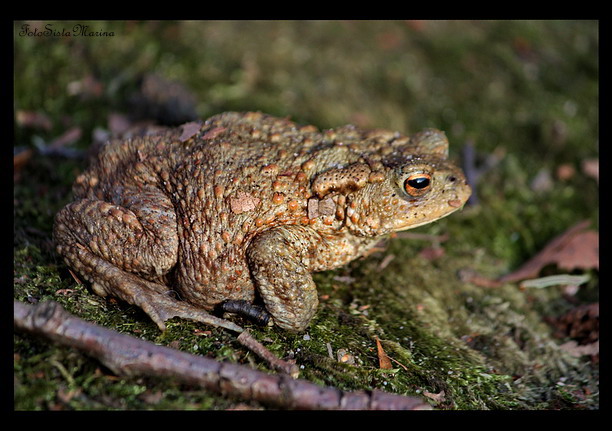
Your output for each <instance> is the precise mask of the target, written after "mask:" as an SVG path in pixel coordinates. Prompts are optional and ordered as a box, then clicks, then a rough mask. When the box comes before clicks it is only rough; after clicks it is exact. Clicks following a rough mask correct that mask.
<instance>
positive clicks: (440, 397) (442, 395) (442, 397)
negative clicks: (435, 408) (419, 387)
mask: <svg viewBox="0 0 612 431" xmlns="http://www.w3.org/2000/svg"><path fill="white" fill-rule="evenodd" d="M423 395H425V396H426V397H427V398H429V399H432V400H434V401H435V402H437V403H442V402H444V401H446V398H445V395H446V394H445V393H444V391H440V392H439V393H437V394H434V393H431V392H429V391H423Z"/></svg>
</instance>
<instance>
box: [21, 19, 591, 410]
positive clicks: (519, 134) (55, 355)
mask: <svg viewBox="0 0 612 431" xmlns="http://www.w3.org/2000/svg"><path fill="white" fill-rule="evenodd" d="M23 24H24V23H21V22H16V23H15V34H16V36H15V83H14V88H15V93H14V94H15V108H16V110H17V111H22V110H25V111H36V112H39V113H43V114H45V115H47V116H48V117H49V119H50V120H51V123H52V127H51V128H49V129H40V128H29V127H23V126H21V125H20V124H18V123H17V122H16V123H15V126H14V131H15V134H14V136H15V142H14V145H15V146H16V147H20V148H31V149H34V150H35V149H36V148H37V146H40V145H41V144H42V145H44V144H45V143H48V142H50V141H51V140H52V139H54V138H56V137H57V136H59V135H60V134H62V133H64V132H65V131H66V130H67V129H68V128H70V127H78V128H80V129H81V132H82V134H81V138H80V139H79V140H78V141H77V142H76V143H75V144H74V146H75V147H77V148H81V149H85V148H87V147H88V146H89V144H90V142H91V136H92V133H93V131H94V130H95V129H96V128H107V127H108V115H109V114H110V113H113V112H128V108H127V100H128V99H129V95H130V94H131V92H132V91H133V90H134V89H135V88H136V86H137V83H138V79H139V78H140V77H141V76H142V75H143V74H145V73H152V72H155V73H157V74H160V75H162V76H165V77H167V78H170V79H176V80H179V81H181V82H182V83H183V84H185V85H187V86H188V87H189V88H191V89H192V90H193V92H194V94H195V95H196V96H197V99H198V101H199V104H198V111H199V113H200V115H201V116H202V117H207V116H209V115H211V114H214V113H217V112H221V111H225V110H231V109H234V110H262V111H265V112H268V113H271V114H276V115H280V116H286V115H289V116H291V117H292V118H293V119H294V120H296V121H299V122H303V123H311V124H316V125H317V126H320V127H322V128H325V127H335V126H338V125H341V124H345V123H355V124H358V125H360V126H363V127H381V128H392V129H397V130H402V131H405V132H415V131H417V130H419V129H422V128H424V127H438V128H441V129H443V130H445V131H446V133H447V135H448V136H449V139H450V141H451V157H452V158H454V159H456V160H459V159H460V154H461V147H462V145H463V144H464V143H466V142H468V141H469V142H472V143H473V145H474V146H475V147H476V149H477V151H478V153H479V158H478V160H481V159H482V158H484V157H486V156H487V155H489V154H491V153H493V152H495V154H504V156H503V157H502V158H501V159H500V161H499V163H498V164H497V165H496V166H495V167H494V168H493V169H491V170H489V171H487V172H485V173H484V174H483V176H482V177H481V178H480V181H479V182H478V184H477V187H476V190H477V193H478V196H479V199H480V205H478V206H476V207H471V208H466V209H464V210H463V211H462V212H460V213H457V214H455V215H453V216H452V217H450V218H448V219H445V220H442V221H440V222H438V223H435V224H433V225H431V226H427V227H423V228H420V229H419V232H421V233H429V234H432V235H441V234H446V233H447V234H448V235H449V240H448V241H446V242H444V243H443V244H441V246H442V247H443V250H444V254H443V256H441V257H438V258H436V259H433V260H428V259H426V258H424V257H423V256H421V255H420V251H421V250H422V249H423V248H424V247H427V246H429V245H431V244H430V243H427V242H422V241H410V240H405V239H401V238H396V239H393V240H391V241H389V242H388V246H387V248H386V249H385V251H383V252H381V253H379V254H376V255H373V256H370V257H368V258H367V259H361V260H358V261H356V262H353V263H352V264H350V265H348V266H347V267H345V268H341V269H338V270H336V271H330V272H326V273H321V274H316V278H315V280H316V282H317V284H318V286H319V291H320V297H321V301H320V302H321V305H320V310H319V312H318V314H317V315H316V317H315V319H314V321H313V323H312V325H311V326H310V328H309V329H308V331H307V332H306V333H305V334H290V333H286V332H284V331H281V330H278V329H277V328H258V327H253V326H249V328H250V330H251V331H252V332H253V334H254V335H255V336H256V337H257V338H258V339H259V340H262V341H263V342H264V344H266V346H267V347H268V348H269V349H270V350H272V351H273V352H275V353H276V354H277V355H279V356H281V357H285V358H293V359H295V360H296V361H297V363H298V364H299V365H300V366H301V367H302V368H301V375H302V377H303V378H306V379H309V380H311V381H314V382H317V383H320V384H327V385H334V386H337V387H339V388H341V389H344V390H357V389H371V388H378V389H383V390H387V391H391V392H395V393H401V394H408V395H417V394H420V395H421V396H425V397H426V398H427V399H429V400H430V401H431V403H432V404H433V405H435V406H437V407H440V408H450V409H516V408H521V409H550V408H562V409H582V408H598V403H599V401H598V393H599V389H598V379H599V376H598V367H597V365H593V364H591V363H590V362H589V361H588V358H573V357H571V356H569V355H568V354H567V353H566V352H564V351H563V350H562V349H560V347H559V345H560V343H561V342H563V341H565V340H555V339H553V338H552V336H551V330H550V328H549V327H548V326H547V324H546V323H544V317H547V316H555V315H559V314H561V313H562V312H564V311H566V310H568V309H570V308H571V307H572V306H573V304H571V303H570V302H568V300H567V298H566V297H565V296H564V295H563V294H562V293H561V292H560V291H559V290H557V289H556V288H547V289H534V290H526V291H520V290H518V289H517V287H516V286H515V285H512V284H508V285H504V286H502V287H500V288H496V289H487V288H482V287H476V286H473V285H471V284H468V283H464V282H461V281H460V280H459V278H458V277H457V272H458V271H459V270H461V269H464V268H470V269H473V270H475V271H477V272H479V273H481V274H483V275H485V276H489V277H496V276H498V275H501V274H503V273H506V272H508V271H510V270H512V269H514V268H515V267H517V266H518V265H520V263H521V262H524V261H525V260H526V259H528V258H529V257H531V256H532V255H533V254H534V253H536V252H537V251H538V250H540V249H541V248H542V247H543V246H544V245H545V244H546V243H547V242H548V241H549V240H550V239H551V238H552V237H554V236H556V235H558V234H559V233H561V232H562V231H564V230H565V229H566V228H568V227H569V226H571V225H573V224H575V223H576V222H577V221H579V220H582V219H590V220H592V222H593V226H594V227H595V228H597V226H598V222H599V220H598V210H599V196H598V184H597V182H596V181H595V180H593V179H592V178H589V177H588V176H585V175H584V174H583V172H582V170H581V163H582V162H583V161H584V160H585V159H587V158H597V157H598V139H599V136H598V131H597V129H598V121H599V120H598V115H599V112H598V86H599V79H598V74H599V64H598V44H599V41H598V23H597V22H591V21H506V20H504V21H476V22H474V21H470V22H465V21H457V22H446V21H435V22H413V21H410V22H403V21H402V22H399V21H398V22H394V21H384V22H377V21H361V22H351V21H347V22H333V21H316V22H291V21H271V22H266V21H255V22H244V21H240V22H232V21H219V22H172V21H170V22H82V23H81V24H84V25H89V26H90V28H91V29H93V30H98V29H102V30H105V31H113V32H114V36H112V37H76V36H75V37H59V38H56V37H28V36H19V31H20V29H21V26H22V25H23ZM28 24H30V26H31V27H34V26H36V25H39V26H44V24H45V23H34V22H31V23H28ZM74 24H75V23H74V22H53V26H54V28H56V29H61V28H66V29H71V28H72V26H73V25H74ZM88 77H89V78H94V79H95V80H96V81H97V82H99V83H100V84H101V89H102V91H101V93H99V94H96V95H92V94H86V93H81V94H75V93H70V92H69V91H68V88H69V86H70V85H71V83H72V87H70V88H75V87H74V84H73V83H74V82H78V81H80V80H83V79H85V78H88ZM562 164H566V165H570V166H572V167H573V168H574V169H575V170H576V173H575V174H574V175H573V176H572V177H570V178H568V179H565V180H562V179H559V178H558V177H557V176H556V174H555V172H556V169H557V168H558V167H559V165H562ZM84 166H85V162H84V160H67V159H61V158H53V157H50V156H43V155H41V154H39V153H37V152H36V151H35V152H34V155H33V157H32V158H31V159H30V160H29V161H28V163H27V164H26V165H25V166H24V167H22V168H19V169H18V172H16V173H17V175H18V176H17V177H16V181H15V187H14V218H15V223H14V297H15V298H16V299H18V300H21V301H30V302H36V301H44V300H48V299H53V300H56V301H59V302H60V303H61V304H62V305H63V306H64V307H66V309H68V311H70V312H72V313H74V314H77V315H79V316H81V317H83V318H85V319H87V320H90V321H93V322H96V323H98V324H101V325H104V326H108V327H112V328H114V329H116V330H118V331H120V332H124V333H129V334H133V335H136V336H138V337H142V338H144V339H147V340H150V341H153V342H156V343H160V344H164V345H172V346H174V347H177V348H179V349H181V350H185V351H188V352H191V353H196V354H202V355H207V356H211V357H216V358H218V359H219V360H227V361H232V362H237V363H244V364H248V365H249V366H253V367H256V368H259V369H262V370H265V369H266V368H265V366H264V365H263V364H262V363H261V362H260V361H259V360H258V359H257V358H254V357H253V356H252V354H250V353H249V352H247V351H245V350H244V349H243V348H242V347H241V346H240V345H239V344H238V343H237V342H236V341H235V339H234V336H233V335H232V334H229V333H227V332H225V331H222V330H219V329H215V328H205V327H202V326H201V325H197V324H195V323H191V322H185V321H181V320H178V319H175V320H173V321H171V322H169V324H168V330H167V331H166V332H165V333H163V334H162V333H160V332H159V331H158V330H157V328H156V327H155V325H154V324H153V323H152V322H151V321H150V320H149V319H148V318H147V317H146V315H145V314H144V313H142V312H141V311H140V310H138V309H137V308H135V307H132V306H129V305H126V304H124V303H122V302H120V301H115V300H111V299H104V298H99V297H97V296H95V295H94V294H93V293H92V292H91V291H90V290H89V289H88V288H87V287H85V286H82V285H79V284H77V283H76V282H75V281H74V280H73V278H72V277H71V275H70V273H69V272H68V271H67V269H66V267H65V266H64V265H63V263H62V262H60V261H59V259H58V257H57V256H56V255H55V253H54V251H53V245H52V241H51V228H52V223H53V215H54V214H55V213H56V212H57V210H58V209H59V208H61V207H62V206H63V205H64V204H65V203H66V202H68V201H69V200H70V186H71V183H72V181H73V180H74V178H75V177H76V176H77V175H78V173H79V171H81V170H82V169H83V168H84ZM542 173H543V174H544V175H547V174H548V175H549V176H550V178H551V182H550V185H549V186H547V187H544V188H542V189H537V188H536V189H534V187H533V181H534V178H536V176H538V175H539V174H542ZM389 256H394V257H393V259H392V260H391V261H390V262H389V260H388V259H389ZM385 259H386V260H385ZM383 262H385V265H386V267H384V269H381V264H382V263H383ZM590 275H591V276H592V281H591V282H590V283H589V284H588V285H587V286H585V287H583V288H581V291H580V292H579V293H578V295H576V296H575V298H574V299H575V300H577V301H578V302H593V301H598V297H599V295H598V272H597V271H594V270H593V271H591V273H590ZM208 331H210V332H208ZM377 338H378V339H379V340H380V341H381V343H382V346H383V348H384V349H385V351H386V353H387V354H388V356H389V357H390V358H391V361H392V366H393V369H391V370H381V369H380V368H379V364H378V356H377V349H376V339H377ZM330 350H331V357H330ZM339 351H340V353H341V354H342V355H346V356H345V359H347V363H341V362H339V361H338V352H339ZM14 353H15V360H14V373H15V408H16V409H18V410H32V409H78V410H80V409H224V408H233V407H243V408H261V406H259V405H258V404H257V403H244V402H241V401H237V400H229V399H226V398H224V397H221V396H219V395H216V394H211V393H207V392H206V391H202V390H200V389H198V388H193V387H187V386H184V385H179V384H176V383H175V382H171V381H168V380H156V379H143V378H117V377H115V376H113V375H112V373H111V372H110V371H109V370H106V369H105V368H104V367H103V366H101V365H100V364H99V363H98V362H96V361H95V360H92V359H90V358H88V357H86V356H84V355H81V354H80V353H77V352H74V351H72V350H70V349H65V348H61V347H57V346H52V345H49V344H47V343H46V342H43V341H40V340H37V339H34V338H32V337H29V336H26V335H23V334H16V335H15V347H14ZM342 355H341V356H342ZM442 391H443V393H442Z"/></svg>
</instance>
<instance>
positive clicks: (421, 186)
mask: <svg viewBox="0 0 612 431" xmlns="http://www.w3.org/2000/svg"><path fill="white" fill-rule="evenodd" d="M430 185H431V175H429V174H426V173H419V174H413V175H410V176H409V177H408V178H406V180H405V181H404V190H406V193H408V194H409V195H410V196H421V195H423V194H425V193H426V192H427V191H428V190H429V187H430Z"/></svg>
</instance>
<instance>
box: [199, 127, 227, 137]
mask: <svg viewBox="0 0 612 431" xmlns="http://www.w3.org/2000/svg"><path fill="white" fill-rule="evenodd" d="M225 130H226V128H225V127H215V128H214V129H210V130H209V131H208V132H206V133H205V134H204V135H202V139H215V138H216V137H217V136H218V135H220V134H221V133H223V132H225Z"/></svg>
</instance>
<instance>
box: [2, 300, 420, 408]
mask: <svg viewBox="0 0 612 431" xmlns="http://www.w3.org/2000/svg"><path fill="white" fill-rule="evenodd" d="M13 306H14V324H15V328H16V329H18V330H21V331H25V332H29V333H32V334H36V335H41V336H44V337H46V338H48V339H50V340H52V341H54V342H57V343H59V344H62V345H66V346H70V347H74V348H77V349H79V350H81V351H83V352H84V353H86V354H88V355H90V356H93V357H95V358H97V359H99V360H100V361H101V362H102V363H103V364H104V365H106V366H107V367H108V368H109V369H111V370H112V371H113V372H114V373H116V374H119V375H126V376H133V375H147V376H158V377H159V376H162V377H170V378H174V379H176V380H179V381H182V382H185V383H189V384H192V385H199V386H201V387H204V388H206V389H208V390H210V391H213V392H216V393H219V394H223V395H228V396H232V397H236V398H240V399H248V400H253V401H257V402H260V403H262V404H265V405H269V406H273V407H276V408H290V409H322V410H323V409H326V410H330V409H331V410H338V409H342V410H345V409H347V410H354V409H372V410H379V409H389V410H400V409H401V410H418V409H430V408H431V407H430V406H429V404H427V402H425V401H423V400H421V399H419V398H415V397H406V396H401V395H395V394H389V393H386V392H382V391H377V390H373V391H368V392H365V391H358V392H344V391H341V390H339V389H336V388H332V387H322V386H318V385H315V384H314V383H311V382H308V381H305V380H300V379H293V378H291V377H290V376H289V375H287V374H276V375H271V374H266V373H263V372H261V371H257V370H253V369H251V368H249V367H246V366H243V365H238V364H231V363H227V362H217V361H216V360H214V359H210V358H206V357H203V356H194V355H190V354H188V353H185V352H180V351H178V350H174V349H171V348H169V347H164V346H158V345H155V344H152V343H150V342H148V341H145V340H141V339H139V338H135V337H131V336H129V335H125V334H120V333H117V332H115V331H112V330H109V329H106V328H103V327H100V326H97V325H94V324H92V323H89V322H86V321H84V320H81V319H79V318H76V317H74V316H72V315H71V314H69V313H68V312H66V311H65V310H64V309H63V308H62V307H61V305H59V304H58V303H56V302H53V301H46V302H41V303H39V304H37V305H35V306H31V305H26V304H24V303H22V302H19V301H14V305H13ZM242 334H244V332H243V333H242ZM242 334H241V336H243V335H242ZM246 338H247V339H248V338H249V336H247V337H246ZM248 342H250V341H247V343H248Z"/></svg>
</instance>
